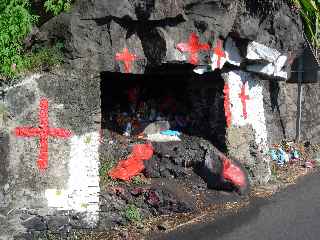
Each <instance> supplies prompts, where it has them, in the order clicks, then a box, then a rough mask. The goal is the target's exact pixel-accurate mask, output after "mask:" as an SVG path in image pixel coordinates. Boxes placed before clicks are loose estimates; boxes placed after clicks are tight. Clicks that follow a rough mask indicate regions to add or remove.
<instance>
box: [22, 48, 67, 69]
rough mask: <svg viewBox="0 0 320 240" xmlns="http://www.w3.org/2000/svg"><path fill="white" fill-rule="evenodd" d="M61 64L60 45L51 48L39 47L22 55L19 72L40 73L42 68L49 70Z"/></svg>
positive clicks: (61, 52)
mask: <svg viewBox="0 0 320 240" xmlns="http://www.w3.org/2000/svg"><path fill="white" fill-rule="evenodd" d="M61 63H63V51H62V48H61V43H60V42H58V43H56V44H55V45H54V46H52V47H41V48H39V49H36V50H34V51H32V52H29V53H26V54H25V55H23V61H22V67H21V69H20V72H24V71H40V70H42V69H43V68H51V67H54V66H57V65H59V64H61Z"/></svg>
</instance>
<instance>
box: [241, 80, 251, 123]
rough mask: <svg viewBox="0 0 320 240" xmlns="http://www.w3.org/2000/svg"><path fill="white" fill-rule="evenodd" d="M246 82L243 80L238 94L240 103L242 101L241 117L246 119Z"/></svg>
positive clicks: (247, 97)
mask: <svg viewBox="0 0 320 240" xmlns="http://www.w3.org/2000/svg"><path fill="white" fill-rule="evenodd" d="M246 83H247V82H245V83H244V84H243V85H242V87H241V93H240V94H239V97H240V99H241V103H242V111H243V117H244V119H247V117H248V113H247V103H246V101H247V100H249V99H250V98H249V95H246Z"/></svg>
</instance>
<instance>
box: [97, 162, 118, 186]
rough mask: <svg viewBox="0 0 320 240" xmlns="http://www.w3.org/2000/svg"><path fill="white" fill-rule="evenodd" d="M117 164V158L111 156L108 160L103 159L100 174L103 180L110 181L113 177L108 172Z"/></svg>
mask: <svg viewBox="0 0 320 240" xmlns="http://www.w3.org/2000/svg"><path fill="white" fill-rule="evenodd" d="M115 165H116V161H115V159H113V158H111V159H108V160H103V161H101V165H100V169H99V176H100V179H101V180H102V182H105V183H106V182H107V183H108V182H110V181H111V178H110V177H109V175H108V172H109V171H110V170H111V169H112V168H113V167H114V166H115Z"/></svg>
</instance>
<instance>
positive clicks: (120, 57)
mask: <svg viewBox="0 0 320 240" xmlns="http://www.w3.org/2000/svg"><path fill="white" fill-rule="evenodd" d="M136 59H137V56H136V55H135V54H131V53H130V52H129V50H128V48H124V49H123V52H122V53H117V54H116V60H117V61H123V62H124V71H125V72H126V73H130V72H131V66H132V62H134V61H135V60H136Z"/></svg>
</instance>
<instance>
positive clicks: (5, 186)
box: [3, 183, 10, 193]
mask: <svg viewBox="0 0 320 240" xmlns="http://www.w3.org/2000/svg"><path fill="white" fill-rule="evenodd" d="M9 188H10V186H9V184H8V183H7V184H5V185H4V186H3V191H4V192H5V193H7V192H8V190H9Z"/></svg>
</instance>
